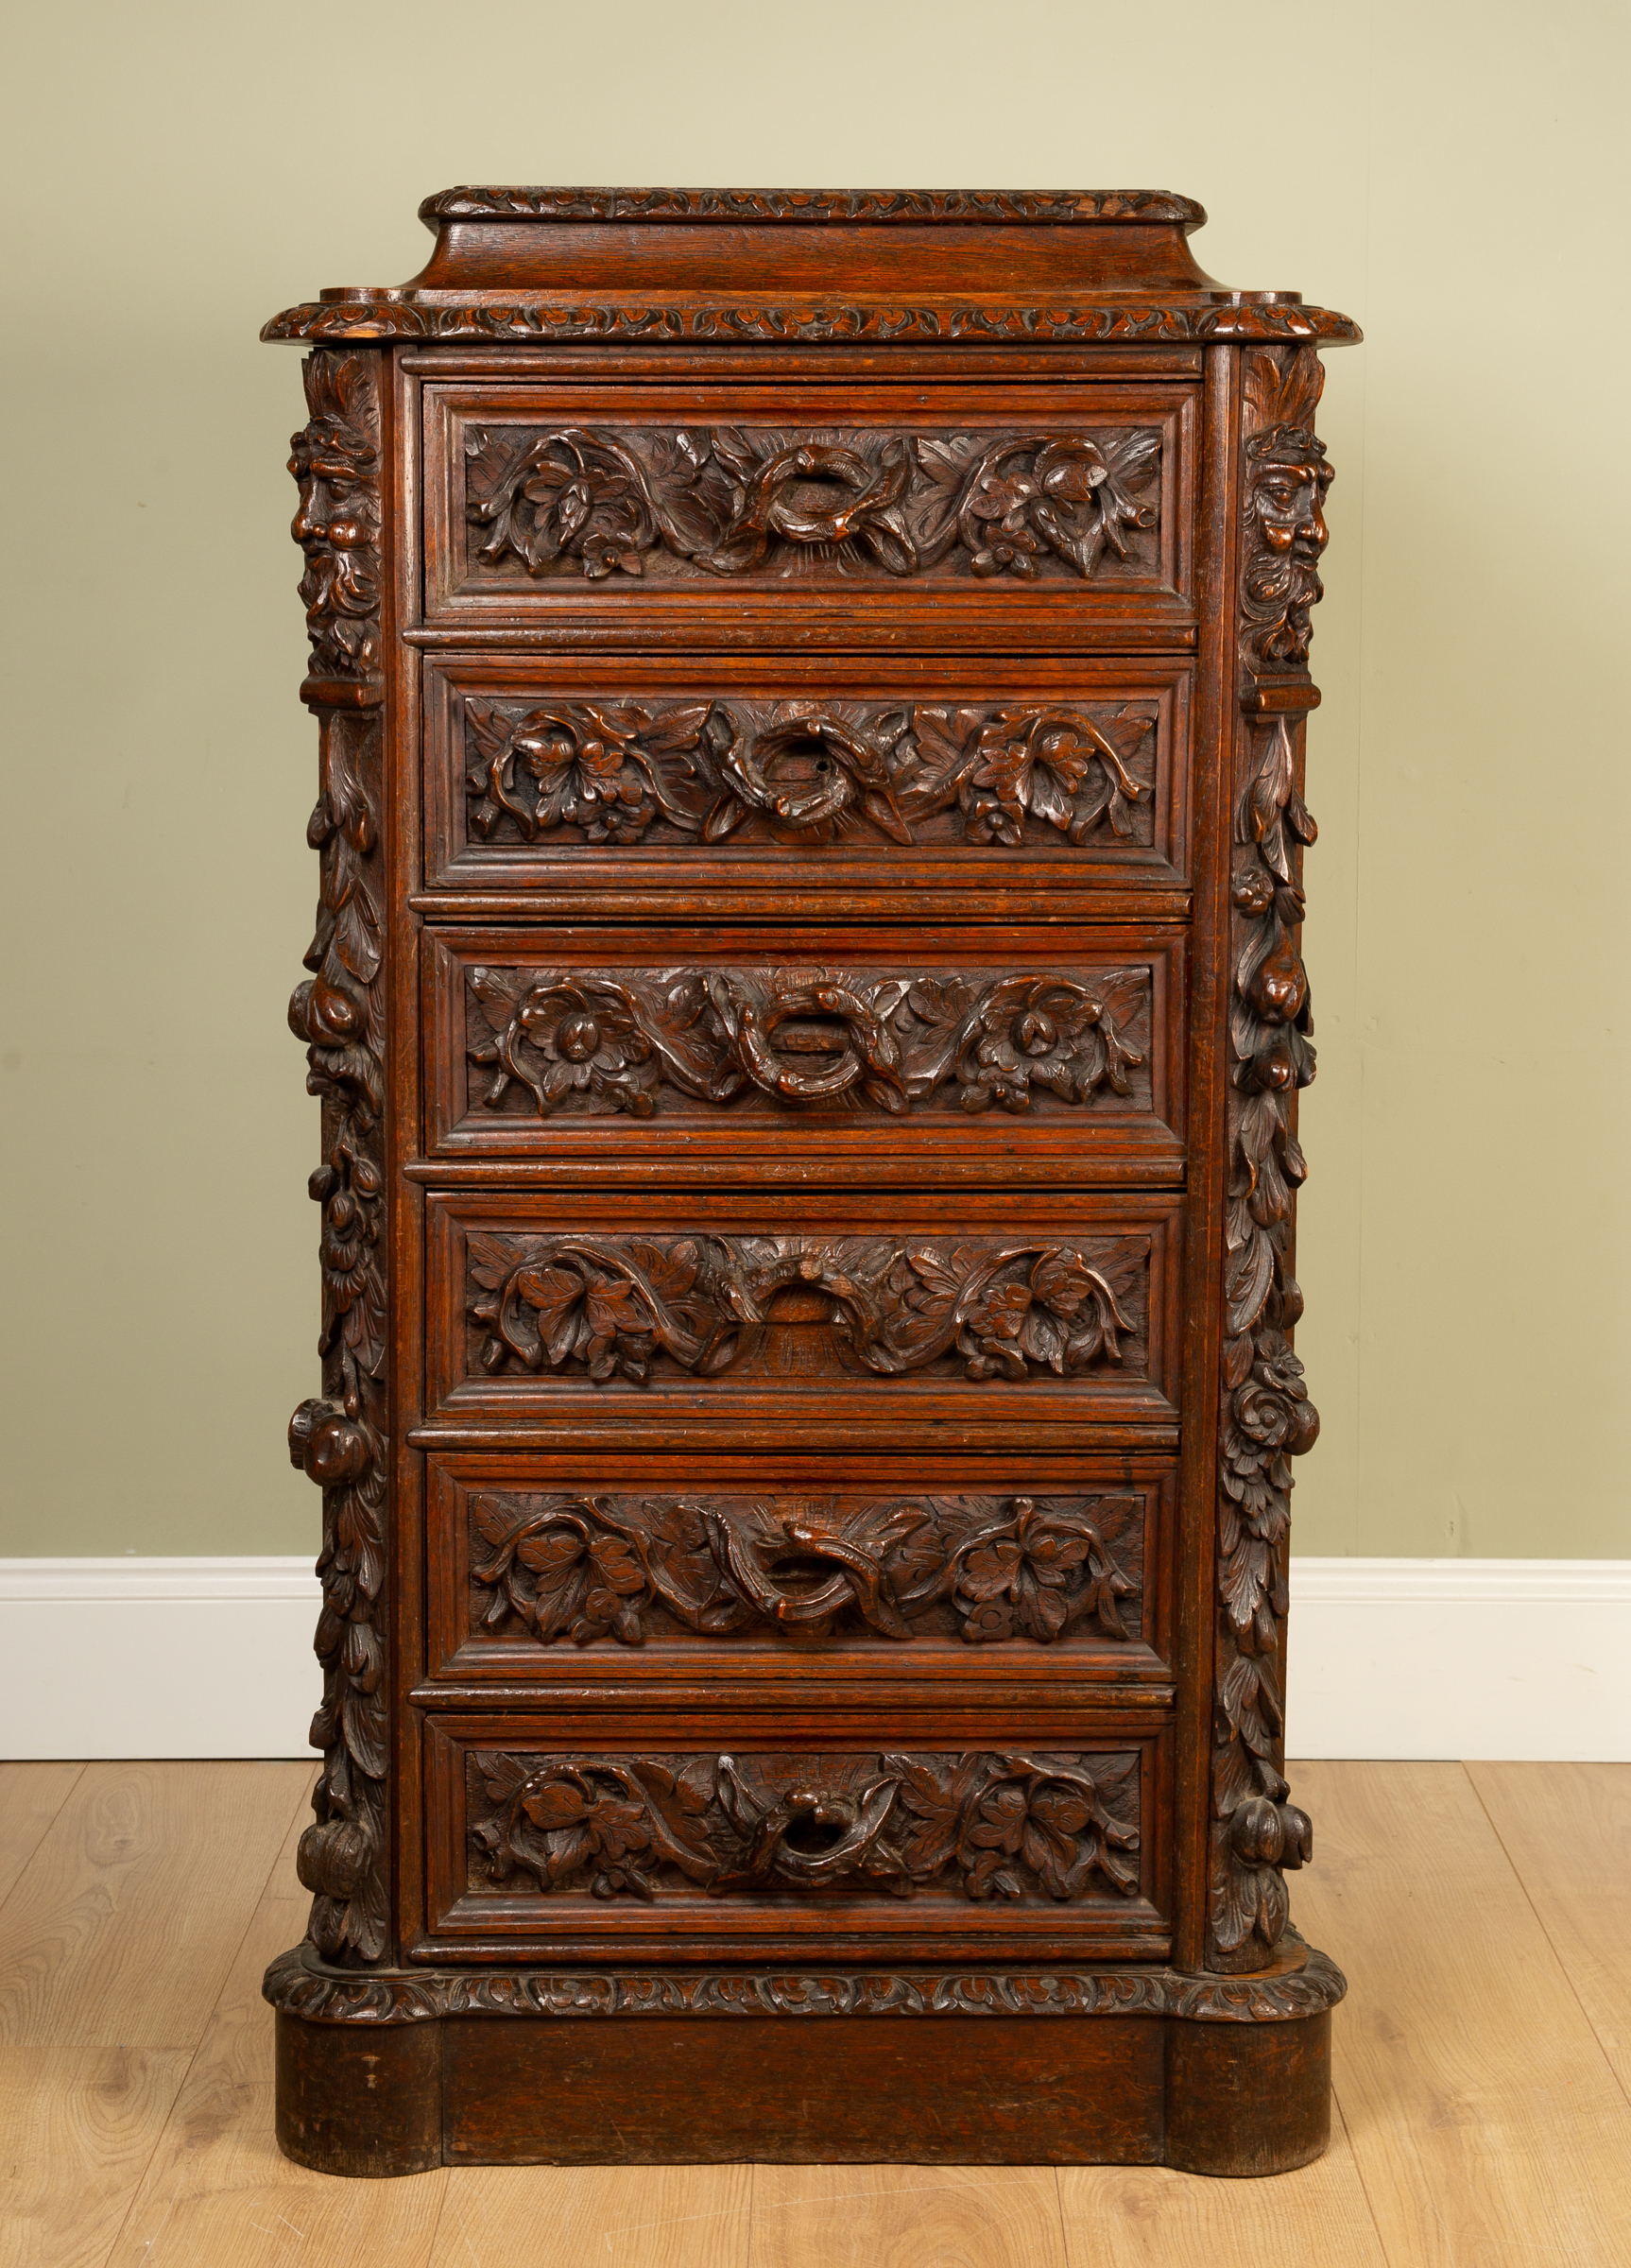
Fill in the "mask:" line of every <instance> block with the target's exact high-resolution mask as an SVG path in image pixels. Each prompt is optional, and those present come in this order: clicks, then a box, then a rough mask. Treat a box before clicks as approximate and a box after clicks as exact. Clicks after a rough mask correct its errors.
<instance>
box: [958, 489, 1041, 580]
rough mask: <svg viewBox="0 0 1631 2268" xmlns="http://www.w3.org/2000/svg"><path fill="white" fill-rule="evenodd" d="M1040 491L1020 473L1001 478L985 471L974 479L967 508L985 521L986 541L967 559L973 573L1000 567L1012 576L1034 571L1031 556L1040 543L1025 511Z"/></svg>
mask: <svg viewBox="0 0 1631 2268" xmlns="http://www.w3.org/2000/svg"><path fill="white" fill-rule="evenodd" d="M1040 494H1041V490H1040V489H1039V487H1038V485H1037V483H1036V482H1035V481H1034V480H1027V479H1025V478H1024V477H1023V475H1017V476H1015V477H1013V478H1010V479H1006V480H1005V479H1004V477H1003V476H1002V474H1001V473H999V472H987V473H984V474H983V475H982V476H981V477H980V478H979V479H978V480H976V481H975V483H974V486H973V488H972V490H971V491H970V496H969V501H968V509H969V511H970V514H971V515H972V516H973V518H974V519H976V520H981V521H985V522H987V541H986V542H985V543H984V545H982V547H981V548H980V549H979V550H977V551H976V552H975V553H974V555H973V557H972V558H970V562H969V564H970V567H972V569H973V571H974V573H975V574H976V575H978V576H988V575H1001V574H1002V573H1003V571H1004V568H1011V569H1012V570H1013V571H1014V573H1015V574H1016V575H1022V576H1034V575H1035V574H1036V572H1037V563H1036V558H1035V556H1034V555H1035V554H1036V553H1037V552H1039V551H1040V550H1041V548H1042V546H1041V544H1040V543H1039V541H1038V540H1037V538H1036V537H1035V536H1034V535H1033V534H1032V533H1031V529H1030V526H1029V524H1028V522H1027V513H1028V510H1029V507H1030V506H1031V505H1032V504H1033V503H1034V502H1035V501H1036V499H1037V498H1038V497H1039V495H1040Z"/></svg>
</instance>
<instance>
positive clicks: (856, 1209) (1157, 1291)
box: [426, 1190, 1182, 1449]
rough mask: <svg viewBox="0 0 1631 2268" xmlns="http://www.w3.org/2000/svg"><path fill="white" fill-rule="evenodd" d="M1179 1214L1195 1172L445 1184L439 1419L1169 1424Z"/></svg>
mask: <svg viewBox="0 0 1631 2268" xmlns="http://www.w3.org/2000/svg"><path fill="white" fill-rule="evenodd" d="M1181 1223H1182V1199H1181V1197H1180V1196H1179V1195H1178V1194H1177V1193H1176V1192H1173V1193H1170V1194H1161V1193H1159V1192H1158V1193H1150V1194H1138V1195H1133V1194H1127V1195H1125V1196H1124V1195H1120V1194H1071V1195H1070V1196H1068V1197H1066V1196H1055V1195H1050V1196H1042V1195H1021V1194H1015V1195H1003V1196H991V1195H978V1194H974V1193H971V1192H970V1193H969V1194H966V1195H962V1196H960V1197H959V1198H958V1199H957V1200H956V1201H955V1202H954V1203H949V1202H948V1200H946V1199H945V1198H943V1197H937V1196H935V1195H932V1194H923V1193H920V1192H906V1191H901V1192H897V1193H894V1194H872V1193H868V1194H859V1195H850V1196H839V1195H837V1194H833V1195H831V1196H822V1195H820V1194H815V1193H811V1194H803V1193H800V1194H792V1193H789V1194H786V1195H784V1196H783V1195H774V1196H772V1195H758V1196H755V1195H751V1194H747V1193H746V1192H730V1191H718V1192H715V1191H711V1190H698V1191H693V1192H690V1193H687V1194H674V1195H667V1194H649V1195H647V1194H641V1195H638V1196H636V1195H627V1196H618V1197H609V1196H606V1195H601V1194H593V1193H586V1194H581V1195H576V1196H574V1195H572V1194H569V1193H561V1194H536V1195H535V1194H514V1193H509V1192H506V1191H493V1192H487V1191H470V1192H466V1193H461V1194H456V1195H452V1194H435V1195H433V1196H432V1197H431V1198H430V1199H429V1202H428V1205H427V1221H426V1227H427V1238H428V1247H429V1250H428V1258H429V1287H428V1292H429V1300H430V1317H429V1332H428V1344H427V1349H426V1355H427V1372H428V1377H427V1386H428V1398H429V1407H430V1409H431V1412H432V1430H433V1435H434V1432H435V1431H436V1430H437V1429H438V1428H439V1427H440V1426H443V1425H453V1424H458V1423H484V1422H485V1423H487V1424H491V1423H493V1422H495V1421H496V1422H500V1423H507V1424H512V1425H531V1424H534V1423H537V1422H539V1421H543V1422H546V1423H549V1424H551V1425H560V1424H565V1425H570V1426H572V1427H573V1428H574V1429H575V1430H577V1431H579V1432H581V1431H583V1430H585V1429H591V1430H592V1433H593V1435H594V1436H595V1438H596V1439H597V1440H598V1441H600V1442H601V1443H603V1444H605V1445H606V1446H615V1445H616V1443H617V1442H619V1441H620V1440H628V1441H630V1442H637V1441H640V1440H642V1439H651V1438H652V1437H653V1435H656V1436H657V1437H660V1438H664V1439H668V1440H672V1441H676V1442H685V1441H701V1440H703V1439H706V1438H707V1437H708V1436H709V1435H713V1436H714V1438H715V1440H717V1438H718V1435H719V1431H720V1429H725V1430H726V1432H727V1434H728V1435H729V1436H730V1437H731V1438H741V1439H754V1440H758V1441H762V1442H781V1443H784V1444H787V1445H790V1446H791V1445H795V1444H796V1445H798V1446H804V1445H809V1446H813V1447H818V1448H819V1447H825V1448H844V1447H849V1446H851V1445H854V1444H857V1443H860V1442H862V1441H879V1440H880V1439H881V1438H882V1439H891V1440H895V1441H898V1442H900V1443H901V1444H902V1445H906V1444H913V1445H917V1444H922V1443H925V1442H927V1443H929V1444H932V1445H935V1446H943V1447H945V1448H947V1449H956V1448H959V1447H966V1446H970V1445H971V1444H974V1443H984V1444H989V1445H992V1446H996V1447H1006V1446H1009V1445H1011V1444H1012V1443H1013V1442H1014V1441H1015V1440H1016V1439H1021V1440H1024V1441H1025V1442H1027V1443H1030V1444H1032V1445H1037V1446H1040V1445H1044V1444H1046V1443H1048V1442H1050V1441H1052V1440H1058V1441H1060V1442H1061V1443H1067V1444H1070V1445H1078V1444H1079V1443H1080V1442H1081V1440H1082V1437H1083V1434H1084V1431H1085V1430H1086V1429H1094V1430H1101V1429H1102V1430H1103V1433H1104V1436H1105V1438H1107V1440H1112V1441H1114V1440H1119V1439H1122V1438H1126V1439H1127V1440H1129V1441H1130V1442H1135V1443H1138V1444H1139V1445H1141V1446H1144V1447H1148V1448H1155V1447H1158V1446H1165V1445H1166V1444H1167V1443H1168V1442H1169V1441H1170V1440H1171V1439H1172V1438H1173V1436H1174V1434H1175V1432H1176V1407H1175V1404H1176V1396H1177V1383H1176V1369H1177V1347H1176V1337H1175V1324H1176V1301H1177V1298H1178V1292H1179V1282H1178V1279H1179V1272H1180V1271H1179V1258H1180V1254H1179V1245H1180V1233H1179V1232H1180V1229H1181Z"/></svg>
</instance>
